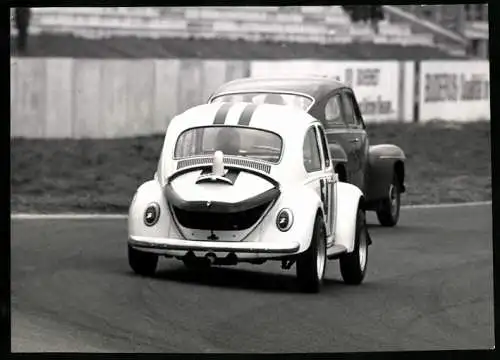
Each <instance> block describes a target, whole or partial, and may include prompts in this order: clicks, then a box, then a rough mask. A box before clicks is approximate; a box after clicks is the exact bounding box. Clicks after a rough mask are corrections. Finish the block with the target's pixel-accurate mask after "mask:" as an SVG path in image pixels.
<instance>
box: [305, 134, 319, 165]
mask: <svg viewBox="0 0 500 360" xmlns="http://www.w3.org/2000/svg"><path fill="white" fill-rule="evenodd" d="M303 151H304V167H305V169H306V171H307V172H309V173H310V172H315V171H319V170H321V157H320V152H319V147H318V141H317V138H316V131H315V130H314V127H310V128H309V130H308V131H307V134H306V137H305V138H304V145H303Z"/></svg>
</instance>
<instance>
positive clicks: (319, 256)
mask: <svg viewBox="0 0 500 360" xmlns="http://www.w3.org/2000/svg"><path fill="white" fill-rule="evenodd" d="M325 271H326V233H325V223H324V221H323V218H322V217H321V215H319V214H318V215H317V216H316V220H315V221H314V229H313V234H312V238H311V245H309V248H308V249H307V250H306V251H305V252H304V253H302V254H300V255H298V258H297V280H298V284H299V288H300V289H301V290H302V291H304V292H308V293H317V292H319V291H320V288H321V285H322V284H323V278H324V276H325Z"/></svg>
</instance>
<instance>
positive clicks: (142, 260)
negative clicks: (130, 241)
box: [128, 245, 158, 276]
mask: <svg viewBox="0 0 500 360" xmlns="http://www.w3.org/2000/svg"><path fill="white" fill-rule="evenodd" d="M128 263H129V265H130V267H131V268H132V270H134V272H135V273H136V274H138V275H142V276H153V275H154V274H155V272H156V267H157V266H158V255H156V254H152V253H147V252H144V251H139V250H136V249H134V248H133V247H132V246H130V245H129V246H128Z"/></svg>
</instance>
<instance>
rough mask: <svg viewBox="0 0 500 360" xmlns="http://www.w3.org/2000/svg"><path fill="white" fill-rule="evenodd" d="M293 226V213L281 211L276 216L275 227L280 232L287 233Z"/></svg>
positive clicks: (287, 210) (288, 210)
mask: <svg viewBox="0 0 500 360" xmlns="http://www.w3.org/2000/svg"><path fill="white" fill-rule="evenodd" d="M292 224H293V213H292V210H290V209H281V210H280V211H279V213H278V216H276V226H277V227H278V229H279V230H280V231H288V230H290V228H291V227H292Z"/></svg>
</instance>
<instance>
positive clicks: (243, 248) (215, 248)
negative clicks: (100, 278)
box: [128, 236, 300, 255]
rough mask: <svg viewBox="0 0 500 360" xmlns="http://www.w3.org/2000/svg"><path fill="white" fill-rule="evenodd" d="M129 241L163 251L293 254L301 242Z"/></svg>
mask: <svg viewBox="0 0 500 360" xmlns="http://www.w3.org/2000/svg"><path fill="white" fill-rule="evenodd" d="M128 243H129V244H130V245H131V246H132V247H134V248H137V249H144V250H147V249H150V250H163V251H167V252H168V251H202V252H213V253H235V254H239V253H241V254H256V255H257V254H293V253H296V252H297V251H298V250H299V248H300V244H299V243H298V242H288V241H287V242H286V243H278V242H228V241H197V240H179V239H168V238H156V237H155V238H150V237H143V236H130V238H129V240H128Z"/></svg>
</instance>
